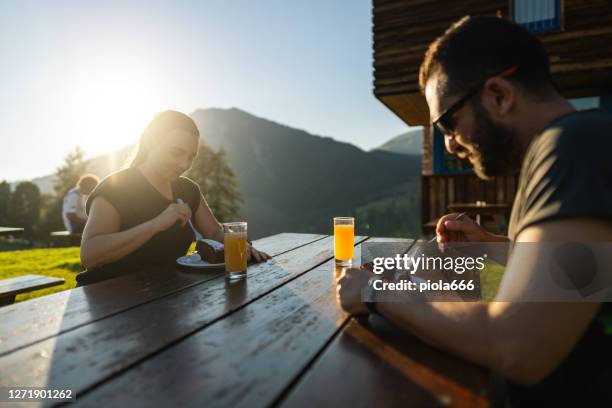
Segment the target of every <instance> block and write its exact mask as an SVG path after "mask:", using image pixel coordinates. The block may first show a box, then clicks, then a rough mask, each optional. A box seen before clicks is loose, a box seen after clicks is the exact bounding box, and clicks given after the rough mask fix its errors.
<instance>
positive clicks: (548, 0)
mask: <svg viewBox="0 0 612 408" xmlns="http://www.w3.org/2000/svg"><path fill="white" fill-rule="evenodd" d="M467 14H469V15H498V16H501V17H502V18H507V19H511V20H513V21H515V22H517V23H519V24H522V25H523V26H525V27H526V28H527V29H529V30H530V31H531V32H533V33H534V34H536V35H537V36H538V37H539V38H540V39H541V41H542V42H543V43H544V45H545V47H546V49H547V51H548V54H549V58H550V63H551V70H552V73H553V76H554V79H555V81H556V83H557V85H558V86H559V89H560V91H561V92H562V94H563V95H564V96H565V97H567V98H570V100H571V101H572V103H574V105H575V106H576V107H577V108H578V109H582V108H592V107H599V108H601V109H604V110H608V111H612V1H609V0H466V1H454V0H373V23H374V26H373V32H374V95H375V96H376V97H377V98H378V99H379V100H380V101H381V102H382V103H383V104H385V106H387V107H388V108H389V109H390V110H391V111H393V112H394V113H395V114H396V115H397V116H399V117H400V118H401V119H402V120H403V121H404V122H406V123H407V124H408V125H410V126H423V127H424V138H423V140H424V141H423V167H422V175H421V203H422V204H421V220H422V225H423V229H424V232H427V229H430V231H431V227H432V225H433V223H434V221H435V220H437V218H438V217H440V216H441V215H443V214H445V213H447V212H448V211H449V207H452V206H453V204H457V203H475V202H486V203H491V204H499V205H500V206H503V205H505V206H506V207H507V208H508V209H510V208H511V206H512V202H513V200H514V195H515V191H516V187H517V176H506V177H497V178H495V179H494V180H492V181H490V182H485V181H482V180H480V179H478V178H477V177H476V176H475V175H474V174H473V172H472V170H471V166H470V165H469V163H466V162H463V161H461V160H458V159H457V158H455V157H453V156H451V155H449V154H448V153H446V151H445V149H444V139H443V136H442V135H441V134H439V133H438V132H437V130H435V129H433V128H432V127H431V126H430V118H429V112H428V108H427V104H426V101H425V98H424V97H423V95H422V94H421V93H420V91H419V84H418V72H419V67H420V65H421V61H422V59H423V56H424V54H425V51H426V50H427V47H428V46H429V44H430V43H431V42H432V41H433V40H435V39H436V38H437V37H438V36H440V35H441V34H442V33H443V32H444V31H445V30H446V29H447V28H448V27H449V26H450V24H451V23H453V22H454V21H456V20H458V19H459V18H461V17H463V16H465V15H467ZM506 216H507V214H506Z"/></svg>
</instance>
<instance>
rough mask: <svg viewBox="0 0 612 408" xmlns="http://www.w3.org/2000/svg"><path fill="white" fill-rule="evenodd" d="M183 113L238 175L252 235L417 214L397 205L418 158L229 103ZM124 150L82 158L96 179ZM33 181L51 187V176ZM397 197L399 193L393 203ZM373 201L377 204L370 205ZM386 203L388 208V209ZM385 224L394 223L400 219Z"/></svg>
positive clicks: (413, 180)
mask: <svg viewBox="0 0 612 408" xmlns="http://www.w3.org/2000/svg"><path fill="white" fill-rule="evenodd" d="M191 116H192V118H193V119H194V121H195V122H196V124H197V125H198V128H199V129H200V134H201V137H202V139H203V140H204V141H206V142H207V143H209V144H210V145H211V147H213V148H214V149H219V148H220V147H223V148H225V150H226V151H227V153H228V158H229V162H230V165H231V166H232V168H233V169H234V171H235V172H236V174H237V176H238V179H239V183H240V190H241V193H242V196H243V199H244V205H243V209H242V212H243V215H244V218H245V219H246V220H247V221H248V222H249V235H250V236H251V237H253V238H256V237H261V236H265V235H270V234H275V233H278V232H313V233H326V234H330V233H331V232H332V217H334V216H343V215H352V214H360V217H361V219H358V220H357V225H358V227H357V233H362V234H365V233H369V232H370V231H371V227H370V226H369V224H368V222H367V218H368V214H372V216H374V214H378V215H377V216H379V213H380V211H383V212H385V211H386V212H388V211H389V210H388V209H387V208H393V209H396V210H397V211H398V212H400V213H401V214H399V215H397V216H398V217H400V216H401V217H403V218H406V219H408V218H410V219H412V218H415V219H417V220H418V209H417V208H412V207H415V205H413V204H411V205H410V207H411V208H404V207H405V206H404V205H403V204H401V203H405V202H410V203H413V202H415V201H414V200H412V199H410V200H408V201H406V200H405V199H404V198H406V197H407V196H410V197H413V196H418V181H419V175H420V172H421V169H420V166H421V159H420V157H419V156H416V155H405V154H397V153H391V152H386V151H382V150H376V151H371V152H365V151H363V150H361V149H359V148H357V147H356V146H354V145H351V144H349V143H342V142H338V141H335V140H333V139H332V138H329V137H321V136H316V135H312V134H310V133H307V132H305V131H303V130H299V129H295V128H291V127H288V126H285V125H282V124H279V123H276V122H273V121H270V120H267V119H263V118H260V117H257V116H254V115H251V114H249V113H247V112H244V111H242V110H239V109H236V108H232V109H215V108H211V109H201V110H197V111H195V112H193V113H192V114H191ZM132 150H133V146H128V147H126V148H124V149H122V150H121V151H118V152H115V153H113V154H112V155H105V156H100V157H96V158H94V159H92V160H91V161H90V162H89V166H88V167H89V171H91V172H92V173H95V174H97V175H98V176H100V177H104V176H106V175H108V174H109V173H110V172H111V171H113V170H115V169H118V168H120V167H121V165H123V164H124V163H125V160H126V158H127V157H128V154H129V153H130V152H131V151H132ZM37 180H38V182H39V183H40V182H41V181H44V180H46V182H47V184H48V185H52V184H51V183H52V176H47V177H45V178H39V179H37ZM391 197H393V198H392V199H391ZM398 197H403V198H402V200H399V201H398V199H396V198H398ZM390 200H391V201H390ZM375 202H380V203H384V204H381V205H382V207H381V206H378V207H376V206H372V203H375ZM390 203H393V207H388V206H390V205H391V204H390ZM374 207H376V208H374ZM381 209H383V210H381ZM376 211H378V212H376ZM389 217H391V214H389ZM221 221H228V220H221ZM392 224H393V225H395V228H396V229H397V228H400V226H401V225H408V224H406V223H405V222H404V223H402V222H399V221H398V222H396V223H393V222H392ZM409 225H412V223H410V224H409ZM415 225H416V224H415ZM360 229H361V230H360ZM382 233H385V234H387V235H404V236H406V235H407V234H411V235H414V234H416V233H417V231H391V230H389V231H388V232H387V230H385V231H379V234H382Z"/></svg>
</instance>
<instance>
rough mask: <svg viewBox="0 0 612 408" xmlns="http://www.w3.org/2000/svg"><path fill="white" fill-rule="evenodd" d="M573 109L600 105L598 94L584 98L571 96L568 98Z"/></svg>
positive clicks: (584, 108)
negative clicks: (571, 97)
mask: <svg viewBox="0 0 612 408" xmlns="http://www.w3.org/2000/svg"><path fill="white" fill-rule="evenodd" d="M569 101H570V103H571V104H572V106H573V107H574V109H576V110H587V109H597V108H599V107H600V103H599V101H600V98H599V96H587V97H586V98H573V99H570V100H569Z"/></svg>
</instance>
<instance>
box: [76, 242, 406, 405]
mask: <svg viewBox="0 0 612 408" xmlns="http://www.w3.org/2000/svg"><path fill="white" fill-rule="evenodd" d="M378 241H381V242H388V241H393V242H397V241H403V242H406V243H407V244H408V246H410V245H411V244H412V243H413V241H412V240H399V239H394V238H388V239H384V238H383V239H379V240H378ZM358 255H359V250H357V251H356V257H358ZM341 272H342V268H334V263H333V261H330V262H328V263H326V264H324V265H322V266H320V267H318V268H315V269H314V270H311V271H309V272H307V273H305V274H303V275H301V276H300V277H298V278H297V279H295V280H293V281H291V282H289V283H288V284H286V285H284V286H282V287H280V288H279V289H277V290H275V291H274V292H271V293H269V294H268V295H266V296H265V297H263V298H260V299H258V300H257V301H255V302H253V303H251V304H249V305H247V306H246V307H244V308H242V309H240V310H239V311H237V312H236V313H234V314H232V315H229V316H228V317H226V318H224V319H223V320H221V321H219V322H217V323H215V324H213V325H211V326H209V327H207V328H205V329H204V330H201V331H199V332H198V333H196V334H195V335H194V336H192V337H190V338H188V339H186V340H185V341H183V342H181V343H179V344H177V345H176V346H174V347H172V348H170V349H167V350H165V351H164V352H162V353H160V354H159V355H157V356H155V357H153V358H151V359H148V360H147V361H145V362H143V363H142V364H140V365H138V366H137V367H134V368H133V369H131V370H129V371H128V372H126V373H125V374H123V375H121V376H119V377H117V378H116V379H113V380H112V381H109V382H108V383H106V384H104V385H102V386H101V387H99V388H97V389H95V390H94V391H92V392H91V393H89V394H87V395H85V396H84V397H81V399H80V400H79V404H81V405H84V406H95V405H96V404H104V405H116V404H118V403H121V404H127V405H130V406H143V407H144V406H150V405H151V404H161V405H167V404H178V405H180V406H186V407H189V406H193V407H199V406H207V407H227V406H231V407H253V406H268V405H269V404H271V403H273V402H274V401H275V400H276V399H277V398H278V396H279V395H280V394H281V392H282V391H283V390H284V389H285V388H286V387H288V386H290V384H291V383H292V382H293V381H294V380H295V378H296V377H297V376H299V374H300V373H301V372H302V371H303V368H304V367H306V366H307V365H308V364H309V363H310V362H311V361H312V360H313V359H314V358H315V357H316V355H317V354H318V353H319V352H320V351H321V350H322V349H323V348H324V347H325V346H326V344H327V343H328V341H329V340H330V339H331V338H332V337H333V335H334V333H336V332H337V330H338V329H339V328H340V327H341V326H342V324H344V322H345V321H346V319H347V318H348V316H347V314H346V313H345V312H344V311H342V310H341V308H340V307H339V304H338V303H337V300H336V277H337V275H338V274H339V273H341ZM188 356H189V357H188Z"/></svg>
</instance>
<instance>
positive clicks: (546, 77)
mask: <svg viewBox="0 0 612 408" xmlns="http://www.w3.org/2000/svg"><path fill="white" fill-rule="evenodd" d="M512 66H516V67H517V70H516V74H514V75H512V76H511V77H509V78H508V80H509V81H513V82H514V83H516V84H518V85H519V86H521V87H522V88H523V89H525V90H526V91H527V93H530V94H532V95H539V96H549V95H551V94H552V91H554V89H555V87H554V83H553V80H552V77H551V75H550V67H549V64H548V56H547V55H546V50H545V49H544V46H543V45H542V43H541V42H540V41H539V40H538V38H537V37H535V36H534V35H533V34H531V33H530V32H529V31H527V30H526V29H525V28H524V27H522V26H520V25H518V24H516V23H514V22H512V21H509V20H504V19H502V18H499V17H484V16H477V17H471V16H465V17H463V18H462V19H460V20H459V21H457V22H456V23H454V24H453V25H451V27H450V28H449V29H448V30H446V32H445V33H444V34H443V35H442V36H440V37H439V38H437V39H436V40H435V41H434V42H433V43H432V44H431V45H430V46H429V49H428V50H427V53H426V54H425V58H424V59H423V63H422V65H421V69H420V73H419V84H420V86H421V90H422V91H424V90H425V86H426V84H427V81H428V80H429V79H430V78H431V77H432V75H434V74H437V73H442V74H444V75H445V76H446V83H445V84H444V87H445V89H443V93H444V94H446V95H454V94H461V93H464V92H466V91H467V90H468V89H470V88H471V87H473V86H475V85H476V84H477V83H478V82H480V81H484V80H486V79H487V78H488V77H490V76H493V75H499V74H500V73H501V72H502V71H504V70H507V69H508V68H510V67H512Z"/></svg>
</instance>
